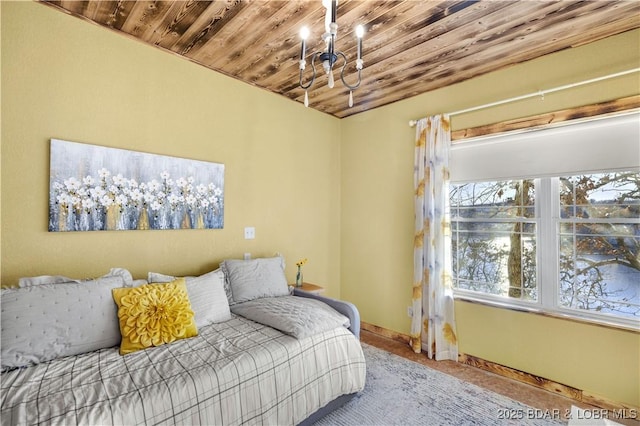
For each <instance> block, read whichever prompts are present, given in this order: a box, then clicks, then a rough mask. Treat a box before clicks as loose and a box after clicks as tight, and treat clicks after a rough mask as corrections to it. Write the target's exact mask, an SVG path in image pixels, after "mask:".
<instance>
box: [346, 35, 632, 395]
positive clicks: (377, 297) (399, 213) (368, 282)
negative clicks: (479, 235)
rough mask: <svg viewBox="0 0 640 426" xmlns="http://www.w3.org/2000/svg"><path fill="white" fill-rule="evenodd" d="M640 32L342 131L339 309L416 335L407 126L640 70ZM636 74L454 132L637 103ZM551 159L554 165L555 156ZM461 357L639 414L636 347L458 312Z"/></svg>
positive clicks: (593, 330) (520, 319)
mask: <svg viewBox="0 0 640 426" xmlns="http://www.w3.org/2000/svg"><path fill="white" fill-rule="evenodd" d="M639 58H640V31H633V32H629V33H625V34H622V35H619V36H616V37H611V38H609V39H606V40H603V41H600V42H598V43H593V44H591V45H586V46H582V47H579V48H575V49H570V50H566V51H562V52H559V53H556V54H553V55H548V56H546V57H543V58H540V59H537V60H534V61H530V62H528V63H525V64H522V65H518V66H513V67H510V68H507V69H503V70H500V71H498V72H494V73H491V74H488V75H485V76H481V77H477V78H474V79H472V80H468V81H466V82H463V83H460V84H456V85H453V86H450V87H446V88H444V89H441V90H436V91H433V92H430V93H427V94H424V95H420V96H417V97H414V98H411V99H408V100H404V101H402V102H397V103H394V104H392V105H388V106H386V107H382V108H378V109H375V110H372V111H369V112H365V113H362V114H357V115H355V116H352V117H349V118H347V119H344V120H342V123H341V124H342V126H341V131H342V151H341V153H342V162H341V164H342V168H341V183H342V190H341V196H342V202H341V207H342V211H341V212H342V219H341V223H342V232H341V250H342V274H341V286H342V292H341V294H342V297H343V298H345V299H347V300H351V301H352V302H354V303H355V304H356V305H357V306H358V307H359V309H360V312H361V315H362V319H363V320H364V321H366V322H369V323H373V324H375V325H378V326H381V327H385V328H388V329H391V330H395V331H398V332H401V333H407V334H408V331H409V324H410V320H409V318H408V317H407V314H406V310H407V306H409V305H410V303H411V288H412V279H413V278H412V272H413V263H412V262H413V226H414V225H413V155H414V146H413V139H414V132H415V130H414V129H412V128H410V127H409V126H408V121H409V120H411V119H415V118H420V117H424V116H426V115H430V114H437V113H441V112H452V111H456V110H461V109H464V108H468V107H472V106H476V105H481V104H484V103H489V102H494V101H498V100H502V99H506V98H510V97H514V96H519V95H523V94H527V93H531V92H537V91H539V90H543V89H548V88H552V87H557V86H560V85H565V84H569V83H573V82H576V81H580V80H586V79H591V78H595V77H599V76H602V75H605V74H609V73H614V72H619V71H623V70H627V69H631V68H635V67H638V66H639V65H640V59H639ZM639 92H640V84H639V77H638V74H637V73H636V74H633V75H631V76H628V77H622V78H617V79H615V80H610V81H606V82H603V83H599V84H595V85H589V86H584V87H581V88H577V89H573V90H569V91H565V92H558V93H555V94H547V95H546V96H545V98H544V100H541V99H539V98H536V99H531V100H528V101H523V102H519V103H515V104H509V105H506V106H502V107H499V108H492V109H490V110H484V111H481V112H478V113H472V114H467V115H461V116H454V117H453V118H452V125H453V127H454V130H455V129H460V128H467V127H471V126H475V125H481V124H488V123H493V122H499V121H502V120H506V119H510V118H516V117H524V116H528V115H533V114H538V113H542V112H547V111H554V110H558V109H563V108H569V107H572V106H579V105H584V104H591V103H595V102H599V101H604V100H610V99H615V98H619V97H624V96H629V95H632V94H638V93H639ZM550 155H553V153H550ZM456 320H457V326H458V335H459V342H460V343H459V344H460V351H461V352H463V353H467V354H470V355H475V356H478V357H481V358H484V359H487V360H490V361H493V362H496V363H499V364H503V365H507V366H509V367H512V368H516V369H518V370H523V371H526V372H530V373H532V374H536V375H539V376H542V377H546V378H548V379H551V380H555V381H557V382H560V383H564V384H567V385H570V386H574V387H577V388H579V389H584V390H585V391H587V392H590V393H593V394H597V395H602V396H605V397H607V398H609V399H612V400H615V401H622V402H626V403H630V404H634V405H636V406H640V391H639V387H640V371H639V366H640V362H639V360H640V335H638V334H637V333H631V332H625V331H613V330H610V329H606V328H602V327H596V326H591V325H585V324H578V323H574V322H569V321H563V320H558V319H551V318H544V317H541V316H537V315H532V314H523V313H515V312H511V311H508V310H504V309H498V308H492V307H486V306H479V305H474V304H470V303H465V302H460V301H458V302H456Z"/></svg>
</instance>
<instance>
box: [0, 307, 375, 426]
mask: <svg viewBox="0 0 640 426" xmlns="http://www.w3.org/2000/svg"><path fill="white" fill-rule="evenodd" d="M1 379H2V380H1V385H0V386H1V392H2V394H1V413H0V423H2V425H16V424H20V425H36V424H92V425H95V424H101V425H103V424H113V425H128V424H149V425H151V424H154V425H155V424H207V425H214V424H215V425H223V424H225V425H236V424H278V425H284V424H296V423H299V422H300V421H302V420H304V419H305V418H306V417H308V416H309V415H310V414H312V413H313V412H315V411H316V410H317V409H319V408H321V407H323V406H324V405H325V404H327V403H328V402H329V401H331V400H333V399H335V398H336V397H338V396H340V395H344V394H348V393H353V392H358V391H360V390H362V389H363V388H364V381H365V360H364V355H363V353H362V349H361V347H360V343H359V341H358V340H357V339H356V338H355V337H354V336H353V335H352V334H351V333H350V332H349V331H347V330H346V329H344V328H336V329H334V330H330V331H327V332H324V333H321V334H317V335H315V336H312V337H309V338H306V339H302V340H297V339H295V338H293V337H291V336H288V335H285V334H283V333H281V332H279V331H277V330H275V329H273V328H270V327H267V326H264V325H261V324H258V323H255V322H253V321H250V320H247V319H245V318H243V317H240V316H235V315H234V316H233V318H232V319H231V320H230V321H227V322H224V323H220V324H212V325H209V326H206V327H203V328H202V329H201V330H199V335H198V336H197V337H193V338H190V339H185V340H181V341H178V342H175V343H172V344H169V345H164V346H160V347H157V348H151V349H147V350H144V351H140V352H135V353H133V354H129V355H126V356H120V355H119V354H118V349H117V348H109V349H102V350H99V351H95V352H89V353H86V354H82V355H78V356H72V357H66V358H61V359H56V360H53V361H50V362H47V363H43V364H38V365H35V366H32V367H29V368H22V369H17V370H12V371H8V372H5V373H2V377H1Z"/></svg>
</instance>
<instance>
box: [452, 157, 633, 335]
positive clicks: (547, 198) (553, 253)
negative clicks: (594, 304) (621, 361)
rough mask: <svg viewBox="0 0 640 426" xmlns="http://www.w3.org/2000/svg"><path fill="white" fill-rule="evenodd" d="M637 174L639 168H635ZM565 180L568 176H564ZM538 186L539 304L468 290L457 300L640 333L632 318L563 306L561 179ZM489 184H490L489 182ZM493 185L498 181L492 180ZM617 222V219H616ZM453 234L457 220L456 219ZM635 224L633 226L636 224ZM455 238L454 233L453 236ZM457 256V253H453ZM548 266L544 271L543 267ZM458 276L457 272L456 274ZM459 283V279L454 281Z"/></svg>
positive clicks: (542, 179)
mask: <svg viewBox="0 0 640 426" xmlns="http://www.w3.org/2000/svg"><path fill="white" fill-rule="evenodd" d="M632 169H634V170H635V168H632ZM615 171H616V170H602V171H598V172H594V171H584V172H572V173H571V174H570V175H572V176H575V175H580V174H590V173H611V172H615ZM563 176H564V175H563ZM525 178H527V179H531V177H522V178H517V177H514V178H510V179H503V180H502V181H506V180H518V179H525ZM532 180H533V181H534V186H535V201H534V203H535V223H536V232H535V238H536V288H537V294H538V298H537V300H536V301H531V300H522V299H515V298H509V297H508V296H499V295H493V294H489V293H482V292H476V291H473V290H466V289H458V288H455V287H454V289H453V294H454V298H455V299H458V300H467V301H472V302H480V303H483V304H488V305H491V306H495V307H499V308H506V309H512V310H517V311H525V312H532V313H542V314H548V315H551V316H557V317H561V318H566V319H573V320H578V321H584V322H589V323H595V324H599V325H605V326H611V327H617V328H625V329H632V330H640V320H639V319H636V318H631V317H624V316H618V315H615V314H608V313H597V312H593V311H588V310H580V309H573V308H567V307H564V306H560V304H559V294H560V285H561V283H560V258H559V248H560V225H561V223H563V222H562V218H561V217H560V189H559V181H560V176H545V177H539V178H534V179H532ZM485 181H488V180H485ZM492 181H498V180H495V179H492ZM471 182H481V181H480V180H477V181H465V182H452V183H453V184H458V183H471ZM612 220H615V219H612ZM451 221H452V230H453V222H454V220H453V218H452V220H451ZM632 223H633V222H632ZM452 235H453V233H452ZM452 256H453V251H452ZM543 265H544V267H543ZM454 276H455V271H454ZM454 281H455V279H454Z"/></svg>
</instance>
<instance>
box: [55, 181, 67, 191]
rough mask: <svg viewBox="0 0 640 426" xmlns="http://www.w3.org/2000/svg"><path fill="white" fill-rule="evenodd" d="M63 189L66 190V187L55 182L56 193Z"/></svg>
mask: <svg viewBox="0 0 640 426" xmlns="http://www.w3.org/2000/svg"><path fill="white" fill-rule="evenodd" d="M62 188H64V186H62V184H61V183H60V182H58V181H55V182H53V189H55V190H56V191H60V190H61V189H62Z"/></svg>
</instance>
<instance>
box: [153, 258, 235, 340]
mask: <svg viewBox="0 0 640 426" xmlns="http://www.w3.org/2000/svg"><path fill="white" fill-rule="evenodd" d="M147 278H148V281H149V282H150V283H167V282H171V281H173V280H175V279H176V277H174V276H171V275H164V274H159V273H157V272H149V274H148V277H147ZM185 282H186V285H187V294H188V295H189V302H190V303H191V309H193V312H194V313H195V321H196V327H198V328H200V327H204V326H205V325H208V324H213V323H215V322H223V321H227V320H229V319H231V311H229V302H228V301H227V296H226V295H225V293H224V274H223V272H222V271H221V270H220V269H216V270H215V271H212V272H209V273H207V274H204V275H200V276H199V277H185Z"/></svg>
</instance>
